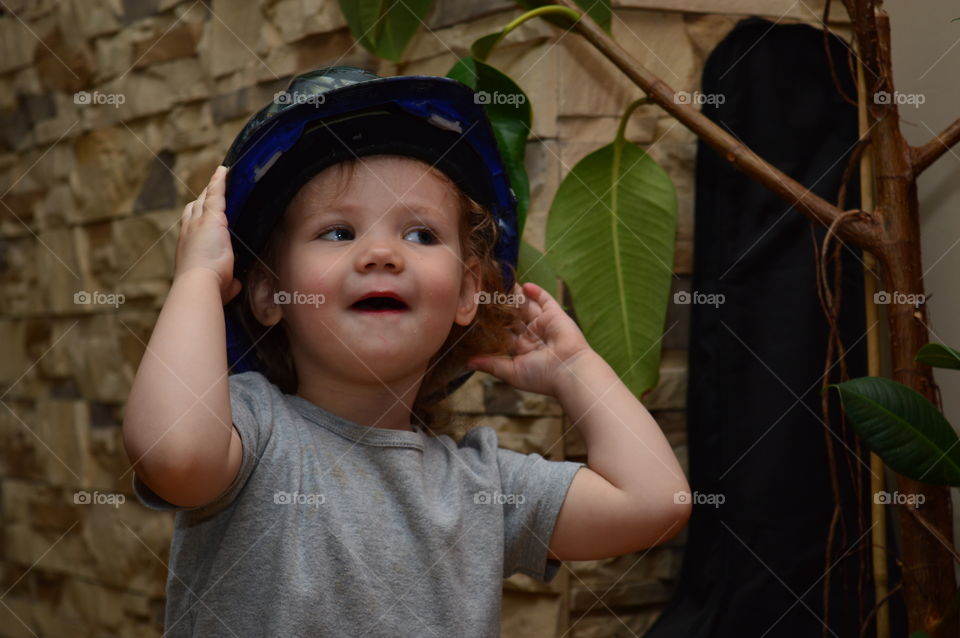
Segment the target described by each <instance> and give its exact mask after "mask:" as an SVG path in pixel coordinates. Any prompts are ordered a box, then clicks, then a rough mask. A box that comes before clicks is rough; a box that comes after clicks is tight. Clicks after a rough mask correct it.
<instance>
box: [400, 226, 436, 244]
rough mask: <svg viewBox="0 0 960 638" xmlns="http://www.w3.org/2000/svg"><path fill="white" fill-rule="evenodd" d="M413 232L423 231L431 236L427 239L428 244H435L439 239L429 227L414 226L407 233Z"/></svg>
mask: <svg viewBox="0 0 960 638" xmlns="http://www.w3.org/2000/svg"><path fill="white" fill-rule="evenodd" d="M411 233H422V234H423V235H426V236H427V237H428V238H429V239H428V240H427V244H433V243H435V240H436V239H437V236H436V235H435V234H434V233H433V231H432V230H430V229H429V228H414V229H413V230H411V231H410V232H409V233H407V235H410V234H411Z"/></svg>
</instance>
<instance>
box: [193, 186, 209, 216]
mask: <svg viewBox="0 0 960 638" xmlns="http://www.w3.org/2000/svg"><path fill="white" fill-rule="evenodd" d="M206 198H207V189H206V188H204V189H203V190H202V191H200V194H199V195H197V201H196V203H195V204H194V205H193V214H194V216H196V217H198V218H199V217H203V201H204V200H205V199H206Z"/></svg>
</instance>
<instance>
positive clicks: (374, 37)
mask: <svg viewBox="0 0 960 638" xmlns="http://www.w3.org/2000/svg"><path fill="white" fill-rule="evenodd" d="M432 6H433V0H340V11H342V12H343V17H344V18H346V20H347V25H348V26H349V27H350V33H352V34H353V37H354V39H355V40H356V41H357V42H359V43H360V44H361V45H363V47H364V48H365V49H367V50H368V51H370V52H371V53H373V54H374V55H376V56H378V57H381V58H387V59H388V60H393V61H394V62H398V61H399V60H400V57H401V56H402V55H403V51H404V49H406V48H407V44H409V42H410V40H411V38H413V35H414V34H415V33H416V32H417V29H418V28H419V27H420V25H421V24H422V23H423V19H424V17H425V16H426V15H427V13H429V11H430V8H431V7H432Z"/></svg>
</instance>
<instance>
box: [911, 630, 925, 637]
mask: <svg viewBox="0 0 960 638" xmlns="http://www.w3.org/2000/svg"><path fill="white" fill-rule="evenodd" d="M910 638H930V634H928V633H927V632H925V631H915V632H913V633H912V634H910Z"/></svg>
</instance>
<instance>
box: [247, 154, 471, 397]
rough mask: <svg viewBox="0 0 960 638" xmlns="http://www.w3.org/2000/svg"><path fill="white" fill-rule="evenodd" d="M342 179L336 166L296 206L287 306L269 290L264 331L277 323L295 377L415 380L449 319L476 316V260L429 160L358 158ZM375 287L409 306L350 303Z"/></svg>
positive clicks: (287, 238) (285, 274) (285, 268)
mask: <svg viewBox="0 0 960 638" xmlns="http://www.w3.org/2000/svg"><path fill="white" fill-rule="evenodd" d="M345 179H346V177H345V176H342V175H341V167H339V166H332V167H330V168H328V169H326V170H324V171H322V172H321V173H319V174H317V175H316V176H315V177H314V178H313V179H312V180H310V181H309V182H308V183H307V184H306V185H304V187H303V188H301V189H300V191H299V192H298V193H297V195H296V197H294V199H293V200H292V201H291V203H290V205H289V207H288V208H287V211H286V216H285V221H284V227H283V231H282V232H283V235H282V237H281V239H280V250H279V257H278V260H277V262H278V263H277V264H276V268H275V272H276V274H277V276H278V277H279V282H278V283H277V285H276V289H277V290H279V291H285V292H287V293H289V296H288V298H289V299H290V300H291V302H292V303H286V304H284V303H281V304H274V303H273V302H274V295H273V291H270V292H269V294H266V291H265V290H264V291H261V292H259V293H257V294H255V299H256V301H255V305H256V306H257V309H256V311H255V312H257V316H258V319H260V321H261V323H263V324H264V325H273V324H274V323H276V322H277V321H279V320H280V319H281V318H282V319H283V320H284V322H285V326H286V329H287V334H288V336H289V339H290V346H291V353H292V356H293V360H294V365H295V366H296V369H297V372H298V376H301V378H313V377H314V376H315V375H320V376H322V374H324V373H326V374H329V373H330V372H331V371H335V372H336V373H337V374H338V375H342V376H343V378H344V380H347V379H352V380H354V381H357V382H366V383H369V382H370V381H372V380H373V378H374V377H375V378H376V379H378V380H380V381H388V380H390V379H399V378H402V377H404V376H408V375H410V374H412V373H416V374H421V373H423V371H424V370H425V369H426V366H427V363H428V361H429V359H430V357H431V356H433V355H434V354H435V353H436V352H437V351H438V350H439V349H440V346H441V345H442V344H443V342H444V341H445V340H446V338H447V336H448V335H449V333H450V330H451V328H452V327H453V324H454V322H456V323H457V324H459V325H467V324H469V323H470V321H471V320H472V319H473V317H474V315H475V314H476V303H475V300H474V293H475V292H477V290H478V289H479V269H478V264H479V260H478V259H477V258H476V257H472V258H471V259H469V260H466V262H467V263H466V264H464V262H463V261H462V260H463V255H462V254H461V250H460V242H459V224H460V219H459V218H460V211H459V210H458V200H457V197H456V194H455V192H454V190H453V188H452V187H451V186H450V185H449V184H447V183H446V182H444V181H443V180H441V179H440V178H438V177H437V176H435V175H433V174H431V173H430V172H428V166H427V165H426V164H424V163H422V162H419V161H417V160H414V159H411V158H404V157H397V156H388V155H375V156H369V157H365V158H362V160H361V163H360V164H358V165H356V166H355V170H354V171H353V175H352V178H350V181H349V182H347V183H343V180H345ZM338 190H339V191H340V192H339V193H338ZM372 291H392V292H394V293H397V294H398V295H400V296H401V297H402V299H403V300H404V302H405V303H406V305H407V309H406V310H404V311H400V312H386V313H384V312H379V313H377V312H363V311H359V310H356V309H354V308H351V305H352V304H354V302H356V301H357V300H358V299H359V298H360V297H361V296H363V295H365V294H367V293H369V292H372ZM321 295H322V297H321ZM321 300H322V301H321Z"/></svg>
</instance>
